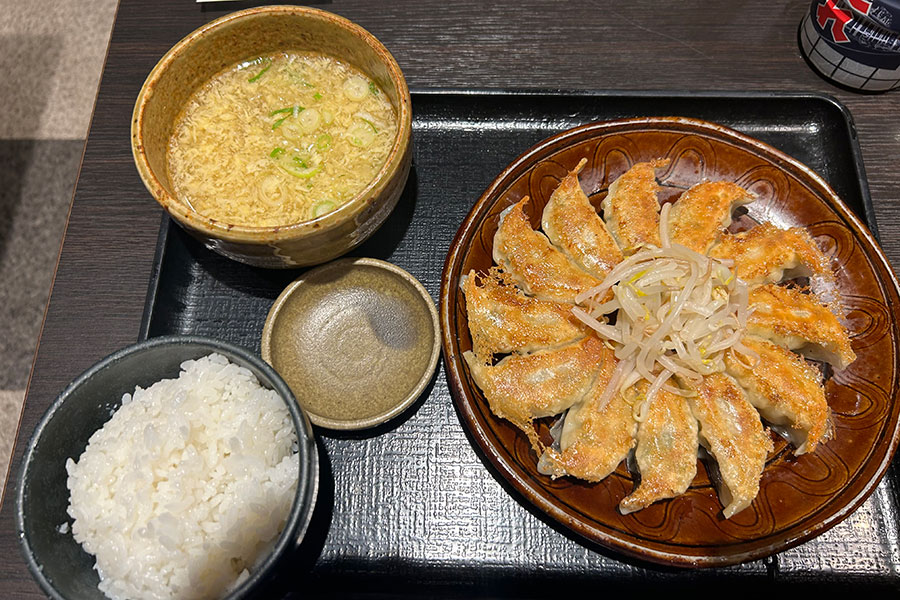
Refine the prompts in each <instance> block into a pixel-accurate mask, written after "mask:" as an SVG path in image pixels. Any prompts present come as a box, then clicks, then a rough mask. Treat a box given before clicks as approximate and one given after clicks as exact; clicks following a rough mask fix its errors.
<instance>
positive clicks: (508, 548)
mask: <svg viewBox="0 0 900 600" xmlns="http://www.w3.org/2000/svg"><path fill="white" fill-rule="evenodd" d="M663 115H679V116H688V117H695V118H701V119H706V120H709V121H714V122H716V123H719V124H722V125H725V126H728V127H732V128H734V129H737V130H738V131H741V132H743V133H746V134H748V135H751V136H753V137H755V138H757V139H760V140H762V141H764V142H767V143H769V144H771V145H772V146H774V147H776V148H778V149H780V150H782V151H784V152H786V153H787V154H789V155H791V156H793V157H795V158H797V159H798V160H800V161H802V162H803V163H805V164H807V165H808V166H810V167H811V168H813V169H814V170H815V171H817V172H818V173H819V174H820V175H822V176H823V177H824V178H825V179H826V180H827V181H828V182H829V183H830V184H831V185H832V186H833V187H834V189H835V190H836V191H837V192H838V194H839V195H840V196H841V197H842V198H843V199H844V201H845V202H846V203H847V204H848V205H849V206H850V208H851V209H852V210H854V211H855V212H856V213H857V214H858V215H859V216H860V217H861V218H862V219H863V220H864V221H865V222H866V223H867V224H868V226H869V228H870V229H871V230H872V231H873V233H874V232H875V231H876V228H875V223H874V220H873V213H872V210H871V199H870V197H869V193H868V187H867V185H866V179H865V173H864V168H863V164H862V159H861V156H860V152H859V147H858V144H857V140H856V133H855V130H854V127H853V122H852V119H851V117H850V114H849V113H848V112H847V110H846V109H845V108H844V107H843V106H842V105H840V104H839V103H838V102H837V101H835V100H833V99H832V98H830V97H827V96H822V95H813V94H687V93H686V94H662V93H642V94H629V93H621V94H608V93H547V92H541V93H529V92H515V93H509V92H489V91H478V92H472V91H465V92H455V91H444V90H430V91H419V92H414V93H413V139H414V154H413V167H412V171H411V173H410V178H409V183H408V184H407V186H406V189H405V190H404V193H403V196H402V197H401V199H400V202H399V205H398V207H397V209H396V210H395V211H394V213H393V214H392V215H391V216H390V218H389V219H388V221H387V222H386V223H385V225H384V226H383V227H382V228H381V229H380V230H379V231H378V232H377V233H376V234H375V236H374V237H372V238H371V239H370V240H369V241H368V242H366V243H365V244H364V245H362V246H361V247H359V248H358V249H357V250H355V251H354V252H352V253H351V254H352V255H354V256H371V257H375V258H380V259H383V260H388V261H390V262H393V263H395V264H397V265H399V266H401V267H403V268H404V269H406V270H407V271H409V272H410V273H412V274H413V275H414V276H415V277H417V278H418V279H419V280H420V281H421V282H422V283H423V285H424V286H425V288H426V289H427V290H428V291H429V293H430V294H431V295H432V297H433V298H435V299H437V298H438V294H439V286H440V276H441V269H442V267H443V264H444V258H445V255H446V253H447V250H448V249H449V247H450V243H451V241H452V239H453V237H454V235H455V233H456V230H457V228H458V226H459V225H460V223H461V222H462V220H463V218H464V217H465V215H466V214H467V213H468V211H469V209H470V208H471V207H472V205H473V204H474V203H475V201H476V200H477V199H478V197H479V196H480V195H481V193H482V192H483V191H484V189H485V188H486V187H487V186H488V184H489V183H490V182H491V181H492V179H493V178H494V177H495V176H496V175H497V174H498V173H499V172H500V171H501V170H502V169H503V168H504V167H505V166H506V165H507V164H508V163H510V162H511V161H512V160H513V159H514V158H515V157H516V156H518V155H519V154H521V153H522V152H524V151H525V150H527V149H528V148H529V147H530V146H531V145H533V144H534V143H536V142H538V141H540V140H542V139H544V138H546V137H548V136H550V135H553V134H555V133H557V132H559V131H562V130H565V129H569V128H571V127H574V126H577V125H581V124H584V123H589V122H592V121H602V120H608V119H615V118H622V117H631V116H663ZM298 274H299V271H272V270H265V269H257V268H252V267H248V266H246V265H242V264H239V263H236V262H233V261H231V260H228V259H226V258H223V257H221V256H219V255H218V254H215V253H213V252H211V251H209V250H207V249H205V248H204V247H203V246H202V245H201V244H200V243H198V242H197V241H195V240H194V239H193V238H191V237H190V236H188V235H186V234H185V233H184V232H183V231H182V230H181V229H180V228H179V227H177V226H176V225H174V224H173V223H172V222H171V221H170V220H169V219H168V217H164V219H163V222H162V225H161V229H160V236H159V245H158V248H157V256H156V262H155V264H154V269H153V275H152V278H151V282H150V287H149V291H148V296H147V304H146V309H145V314H144V319H143V322H142V326H141V332H140V336H141V338H142V339H143V338H145V337H153V336H160V335H166V334H199V335H207V336H211V337H215V338H219V339H223V340H226V341H229V342H232V343H235V344H238V345H240V346H244V347H246V348H248V349H250V350H251V351H254V352H257V353H258V352H259V349H260V342H259V338H260V334H261V331H262V327H263V322H264V320H265V317H266V314H267V313H268V310H269V307H270V306H271V304H272V302H273V301H274V300H275V298H276V297H277V296H278V294H279V293H280V292H281V290H282V289H283V288H284V287H285V286H286V285H287V284H288V283H289V282H290V281H292V280H293V279H295V278H296V277H297V276H298ZM317 438H318V442H319V448H320V459H321V462H322V467H323V468H322V474H321V481H320V492H319V500H318V503H317V508H316V514H315V515H314V517H313V523H312V526H311V530H310V532H309V534H308V535H307V537H306V539H305V540H304V542H303V544H302V546H301V549H300V551H299V552H298V553H297V554H296V555H295V556H293V557H292V558H291V559H290V560H289V562H290V563H291V564H289V565H287V566H285V568H283V569H281V573H282V576H281V578H280V580H279V581H276V582H274V583H273V586H275V587H273V594H275V595H283V594H285V593H288V594H290V592H289V591H294V592H297V593H298V595H307V594H308V591H309V589H310V588H308V587H307V586H308V585H313V588H312V589H316V590H322V591H325V590H327V591H328V593H329V594H334V595H341V596H346V595H355V596H361V597H365V596H372V595H379V594H388V595H392V596H397V595H412V596H421V595H423V594H426V595H451V596H467V597H468V596H472V595H487V596H520V597H521V596H542V595H549V594H554V595H555V594H559V593H566V591H569V592H571V591H572V590H573V587H574V588H575V589H586V590H593V593H609V592H611V591H614V590H615V589H617V588H618V587H620V586H621V587H622V588H623V590H624V589H626V588H627V589H628V590H629V591H633V590H634V588H641V587H647V586H655V585H659V584H661V583H665V584H666V585H667V586H675V587H684V588H688V587H690V588H691V589H696V587H697V586H702V587H706V586H707V585H708V586H709V587H710V588H713V587H717V586H720V585H722V584H723V583H730V584H737V583H738V582H739V584H740V585H744V586H751V588H752V587H755V586H759V587H766V586H771V585H772V584H773V583H774V584H776V585H782V586H785V587H792V586H794V585H803V586H804V590H807V591H808V589H809V588H808V587H807V586H809V585H811V584H812V585H813V587H815V585H824V584H829V585H835V584H846V585H850V584H855V585H856V586H857V587H858V586H859V584H861V583H862V584H865V585H871V586H878V587H890V588H895V587H897V586H898V579H897V574H896V573H897V571H898V568H900V557H898V547H900V535H898V519H897V518H896V516H897V514H898V499H897V495H896V494H895V489H896V485H895V482H894V477H895V475H894V473H893V471H891V472H890V473H889V474H888V476H887V477H886V478H885V480H884V481H883V482H882V484H881V485H880V486H879V487H878V489H877V490H876V492H875V493H874V494H873V496H872V497H871V498H870V499H869V500H868V501H867V502H866V503H865V504H864V505H863V506H862V507H861V508H860V509H859V510H858V511H857V512H856V513H855V514H854V515H853V516H851V517H850V518H849V519H848V520H847V521H845V522H844V523H842V524H840V525H838V526H836V527H835V528H834V529H832V530H830V531H828V532H826V533H825V534H823V535H822V536H819V537H818V538H816V539H814V540H812V541H810V542H808V543H806V544H803V545H801V546H799V547H797V548H794V549H792V550H788V551H785V552H783V553H781V554H779V555H776V556H773V557H770V558H768V559H766V560H760V561H755V562H751V563H748V564H744V565H739V566H735V567H730V568H723V569H708V570H699V571H680V570H674V569H666V568H660V567H655V566H650V565H646V564H642V563H638V562H635V561H631V560H627V559H625V558H623V557H622V556H619V555H617V554H615V553H612V552H610V551H607V550H605V549H603V548H601V547H597V546H594V545H591V544H589V543H587V542H585V541H583V540H581V539H580V538H578V537H577V536H575V535H573V534H570V533H569V532H567V531H566V530H564V529H562V528H561V527H560V526H559V525H557V524H556V523H555V522H552V521H550V520H549V519H546V518H544V517H543V516H542V515H541V514H538V513H537V512H536V511H534V510H533V509H531V507H530V506H529V505H528V504H527V503H526V502H524V501H523V500H521V499H520V498H519V497H518V496H517V495H516V493H515V492H513V491H512V490H511V489H508V488H507V487H506V485H505V483H504V482H503V481H501V480H500V479H499V478H498V477H497V476H495V474H494V473H493V472H492V471H491V469H490V468H489V467H488V465H487V462H486V461H483V460H482V457H480V455H479V454H478V453H477V452H476V450H475V449H474V448H473V446H472V444H471V443H470V440H469V438H468V437H467V433H466V431H464V429H463V427H462V425H461V423H460V421H459V419H458V417H457V414H456V412H455V410H454V407H453V401H452V398H451V395H450V392H449V389H448V387H447V383H446V379H445V377H444V373H443V370H442V369H439V370H438V373H437V374H436V376H435V379H434V381H433V383H432V385H431V386H429V388H428V389H427V390H426V392H425V394H423V397H422V398H420V400H419V401H418V402H417V403H416V404H415V405H414V406H413V407H412V408H411V409H410V410H408V411H407V412H406V413H404V414H403V415H402V416H401V417H399V418H398V419H395V420H394V421H393V422H392V423H389V424H388V425H386V426H382V427H380V428H378V429H376V430H372V431H368V432H362V433H357V434H340V433H335V432H331V431H325V430H317ZM611 585H612V586H615V587H613V588H610V587H609V586H611ZM598 586H603V587H598Z"/></svg>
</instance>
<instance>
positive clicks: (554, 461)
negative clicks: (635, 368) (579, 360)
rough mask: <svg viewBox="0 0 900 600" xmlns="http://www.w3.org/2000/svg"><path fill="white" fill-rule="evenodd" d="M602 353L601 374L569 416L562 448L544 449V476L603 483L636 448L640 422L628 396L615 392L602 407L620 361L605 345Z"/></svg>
mask: <svg viewBox="0 0 900 600" xmlns="http://www.w3.org/2000/svg"><path fill="white" fill-rule="evenodd" d="M601 353H602V355H603V361H602V364H601V365H600V372H599V373H598V374H597V378H596V380H594V382H593V384H592V385H591V388H590V391H589V392H588V393H587V395H586V396H585V397H584V400H582V401H581V402H580V403H578V404H576V405H575V406H573V407H572V408H570V409H569V412H568V413H566V416H565V421H563V427H562V433H561V435H560V439H559V449H558V450H557V449H555V448H552V447H551V448H547V449H545V450H544V453H543V455H542V456H541V458H540V460H539V461H538V471H540V472H541V473H543V474H544V475H550V476H552V477H553V478H554V479H555V478H557V477H561V476H563V475H571V476H573V477H577V478H579V479H585V480H587V481H600V480H602V479H604V478H606V476H607V475H609V474H610V473H612V472H613V471H614V470H615V468H616V467H617V466H618V465H619V463H620V462H622V461H623V460H624V459H625V457H626V456H627V455H628V452H629V451H630V450H631V449H632V448H633V447H634V432H635V429H637V423H636V422H635V420H634V417H633V416H632V409H631V404H629V403H628V402H626V399H625V396H623V395H622V394H619V393H615V394H613V395H612V397H611V398H610V399H609V401H608V402H606V403H605V404H604V405H601V404H600V401H601V399H602V396H603V392H604V391H605V390H606V386H607V385H608V384H609V380H610V377H612V373H613V371H614V370H615V367H616V362H617V361H616V356H615V353H614V352H613V351H612V350H610V349H609V348H607V347H606V346H604V347H603V350H602V351H601Z"/></svg>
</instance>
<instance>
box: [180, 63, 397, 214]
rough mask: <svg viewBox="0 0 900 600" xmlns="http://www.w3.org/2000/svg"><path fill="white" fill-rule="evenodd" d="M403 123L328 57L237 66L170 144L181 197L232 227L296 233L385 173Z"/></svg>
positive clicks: (360, 78) (363, 81)
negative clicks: (288, 228) (283, 228)
mask: <svg viewBox="0 0 900 600" xmlns="http://www.w3.org/2000/svg"><path fill="white" fill-rule="evenodd" d="M396 134H397V116H396V114H395V112H394V109H393V107H392V105H391V103H390V101H389V100H388V98H387V97H386V96H385V93H384V91H383V90H381V89H380V88H379V87H378V85H377V84H376V83H375V82H374V81H372V80H370V79H369V78H368V77H367V76H366V75H364V74H363V73H362V72H361V71H360V70H358V69H356V68H355V67H353V66H352V65H350V64H348V63H345V62H342V61H340V60H338V59H335V58H332V57H330V56H325V55H322V54H313V53H293V52H284V53H280V54H275V55H270V56H262V57H258V58H256V59H253V60H249V61H245V62H243V63H240V64H237V65H234V66H232V67H230V68H229V69H226V70H225V71H223V72H221V73H219V74H218V75H216V76H215V77H213V78H212V79H211V80H210V81H209V82H208V83H207V84H206V85H205V86H204V87H202V88H201V89H200V90H198V91H197V92H196V93H195V94H194V95H193V96H192V97H191V99H190V100H189V102H188V103H187V105H186V106H185V108H184V110H183V111H182V113H181V115H179V117H178V120H177V121H176V124H175V130H174V133H173V135H172V137H171V139H170V141H169V148H168V153H167V167H168V171H169V178H170V180H171V182H172V185H173V186H174V188H175V189H174V191H175V195H176V196H177V197H178V198H179V199H180V200H182V201H184V202H186V203H189V204H190V206H191V207H192V208H193V209H194V210H196V211H197V212H199V213H200V214H202V215H204V216H207V217H210V218H212V219H216V220H218V221H224V222H226V223H229V224H232V225H242V226H249V227H270V226H276V225H290V224H294V223H300V222H302V221H307V220H310V219H314V218H316V217H319V216H322V215H324V214H326V213H328V212H331V211H332V210H335V209H336V208H338V207H339V206H341V205H342V204H344V203H345V202H347V201H348V200H350V199H352V198H353V197H355V196H356V195H357V194H358V193H359V192H360V191H362V190H363V189H364V188H365V187H366V186H367V185H368V184H369V183H370V182H371V181H372V180H373V179H374V178H375V176H376V175H377V174H378V172H379V171H380V170H381V168H382V167H383V166H384V163H385V161H386V160H387V157H388V154H389V152H390V149H391V146H392V144H393V142H394V139H395V137H396Z"/></svg>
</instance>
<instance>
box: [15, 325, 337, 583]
mask: <svg viewBox="0 0 900 600" xmlns="http://www.w3.org/2000/svg"><path fill="white" fill-rule="evenodd" d="M173 345H183V346H194V345H196V346H198V347H201V348H202V347H205V348H207V349H208V351H209V353H213V352H218V351H222V352H225V353H227V354H228V355H229V356H227V358H228V359H229V361H233V360H234V359H233V358H232V357H233V356H237V357H240V359H241V360H243V361H246V362H247V363H249V364H252V365H253V366H254V367H255V368H257V369H259V370H260V371H261V372H262V373H264V374H265V376H266V377H267V378H268V379H269V380H270V381H269V383H270V384H271V386H272V388H271V389H273V390H274V391H276V392H277V393H278V396H279V398H281V399H282V401H283V402H284V404H285V405H286V406H287V408H288V412H289V413H290V415H291V422H292V424H293V426H294V431H295V433H296V435H297V443H298V454H299V458H301V459H303V458H305V459H306V462H305V463H301V464H300V473H298V480H297V488H296V491H295V492H294V498H293V500H292V501H291V509H290V512H289V513H288V517H287V520H286V521H285V524H284V527H283V528H282V530H281V532H280V533H279V534H278V538H277V541H276V543H275V545H274V546H272V548H270V549H269V551H268V554H267V555H266V558H265V560H263V561H262V562H260V563H259V564H258V565H257V566H256V567H255V568H254V569H253V571H252V572H250V574H249V577H248V578H247V579H246V580H244V581H243V582H242V583H241V584H240V585H238V586H237V587H235V588H234V589H232V590H231V591H230V592H229V593H228V594H227V595H226V596H225V597H224V598H223V600H238V599H239V598H243V597H246V596H248V595H249V594H252V593H253V589H254V588H255V587H256V586H258V585H259V584H260V583H261V582H263V581H265V580H266V579H268V578H270V577H271V576H272V569H273V567H274V566H275V565H277V564H278V562H279V561H280V560H281V558H282V557H283V556H285V555H286V554H287V553H289V552H291V551H292V550H293V549H295V548H296V547H297V546H299V545H300V543H301V542H302V541H303V539H304V538H305V536H306V532H307V529H308V528H309V524H310V522H311V521H312V516H313V512H314V509H315V505H316V500H317V497H318V490H319V474H320V473H319V471H320V469H319V456H318V448H317V444H316V441H315V435H314V433H313V430H312V427H311V425H310V422H309V419H308V417H307V416H306V415H305V414H304V412H303V409H302V408H301V407H300V405H299V404H298V403H297V402H296V400H294V396H293V392H292V391H291V389H290V387H289V386H288V385H287V383H285V381H284V380H283V379H282V378H281V376H280V375H278V373H277V372H276V371H275V369H273V368H272V367H271V366H270V365H269V364H268V363H266V362H265V361H264V360H262V359H261V358H260V357H258V356H256V355H254V354H252V353H251V352H249V351H248V350H246V349H245V348H242V347H240V346H237V345H234V344H231V343H228V342H224V341H222V340H218V339H215V338H210V337H205V336H199V335H166V336H160V337H153V338H148V339H145V340H143V341H140V342H137V343H134V344H131V345H129V346H126V347H124V348H121V349H119V350H116V351H115V352H113V353H112V354H109V355H107V356H106V357H105V358H103V359H101V360H99V361H98V362H96V363H94V364H93V365H92V366H90V367H89V368H88V369H87V370H85V371H83V372H82V373H81V374H80V375H78V376H77V377H76V378H75V379H73V380H72V381H71V382H70V383H69V384H68V385H67V386H66V387H65V389H64V390H63V391H62V392H60V394H59V395H58V396H57V397H56V399H55V400H54V401H53V404H51V405H50V407H49V408H48V409H47V411H46V412H45V413H44V415H43V416H42V417H41V419H40V421H39V422H38V424H37V426H36V427H35V429H34V431H33V432H32V434H31V437H30V438H29V440H28V445H27V446H26V447H25V451H24V452H23V454H22V459H21V461H22V462H21V466H20V468H19V479H18V482H17V485H16V490H15V493H16V496H15V522H16V534H17V537H18V539H19V548H20V550H21V552H22V554H23V556H24V557H25V562H26V564H27V565H28V569H29V571H31V575H32V577H33V578H34V579H35V581H37V583H38V584H39V585H40V587H41V589H42V590H43V591H44V592H45V593H46V594H48V595H50V596H51V597H52V598H54V599H55V600H69V599H68V598H67V597H66V596H63V595H62V594H61V593H60V592H59V590H57V588H56V587H55V586H54V585H53V583H52V582H51V581H50V580H49V579H48V578H47V576H46V575H45V573H44V568H43V566H42V563H41V562H40V561H38V559H37V557H36V555H35V553H34V552H33V549H32V547H31V544H30V543H29V540H28V536H27V535H26V526H25V510H24V503H25V491H26V490H25V487H26V485H25V484H26V481H27V477H28V473H29V470H30V467H31V463H32V462H33V458H34V451H35V449H36V446H37V444H38V442H39V441H40V439H41V436H42V435H43V432H44V430H45V429H46V427H47V425H48V423H49V422H50V421H51V420H52V419H53V418H54V417H55V416H56V413H57V412H58V411H59V409H60V408H61V407H62V405H63V404H65V402H66V401H67V400H68V398H69V397H70V396H71V395H72V394H73V393H74V392H75V391H76V390H77V389H78V388H80V387H81V386H82V385H84V384H85V383H86V382H87V381H89V380H91V379H92V378H93V377H94V376H95V375H97V374H98V373H102V372H103V371H104V370H105V369H106V368H107V367H109V366H111V365H114V364H115V363H117V362H119V361H120V360H121V359H123V358H126V357H128V356H130V355H132V354H137V353H141V352H143V351H145V350H148V349H152V348H156V347H159V346H173ZM240 366H244V365H240ZM172 376H177V373H175V374H173V375H172ZM260 384H262V385H263V386H264V387H266V384H265V383H264V382H262V381H260ZM115 400H116V401H117V402H118V401H119V399H118V398H116V399H115ZM301 475H305V477H301ZM70 535H71V533H70ZM79 546H80V544H79ZM82 551H83V552H85V553H87V551H85V550H84V549H83V548H82ZM91 556H92V555H91Z"/></svg>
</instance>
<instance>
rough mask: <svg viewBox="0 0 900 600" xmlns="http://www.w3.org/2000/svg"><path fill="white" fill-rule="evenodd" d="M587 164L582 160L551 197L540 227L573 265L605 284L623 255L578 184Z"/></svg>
mask: <svg viewBox="0 0 900 600" xmlns="http://www.w3.org/2000/svg"><path fill="white" fill-rule="evenodd" d="M585 163H587V160H586V159H584V158H583V159H581V162H579V163H578V166H576V167H575V169H574V170H572V172H571V173H569V174H568V175H566V176H565V177H564V178H563V180H562V181H561V182H560V183H559V186H558V187H557V188H556V189H555V190H554V191H553V193H552V194H551V195H550V200H548V201H547V206H545V207H544V213H543V215H542V218H541V227H542V229H543V230H544V233H546V234H547V237H548V238H550V241H551V242H553V245H555V246H556V247H557V248H559V249H560V250H562V252H563V253H564V254H565V255H566V256H568V257H569V259H570V260H571V261H572V262H574V263H575V264H576V265H578V266H579V267H581V268H582V269H584V270H585V271H587V272H588V273H590V274H591V275H593V276H594V277H596V278H597V279H599V280H601V281H602V280H603V279H604V278H605V277H606V276H607V275H608V274H609V272H610V271H612V268H613V267H614V266H616V265H617V264H619V263H620V262H622V258H623V256H622V251H621V250H619V246H618V245H617V244H616V242H615V241H614V240H613V238H612V236H611V235H610V234H609V231H608V230H607V229H606V225H605V224H604V223H603V219H601V218H600V215H598V214H597V211H595V210H594V207H593V206H592V205H591V202H590V200H588V197H587V195H586V194H585V193H584V190H582V189H581V184H579V183H578V173H579V172H581V169H583V168H584V165H585Z"/></svg>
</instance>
